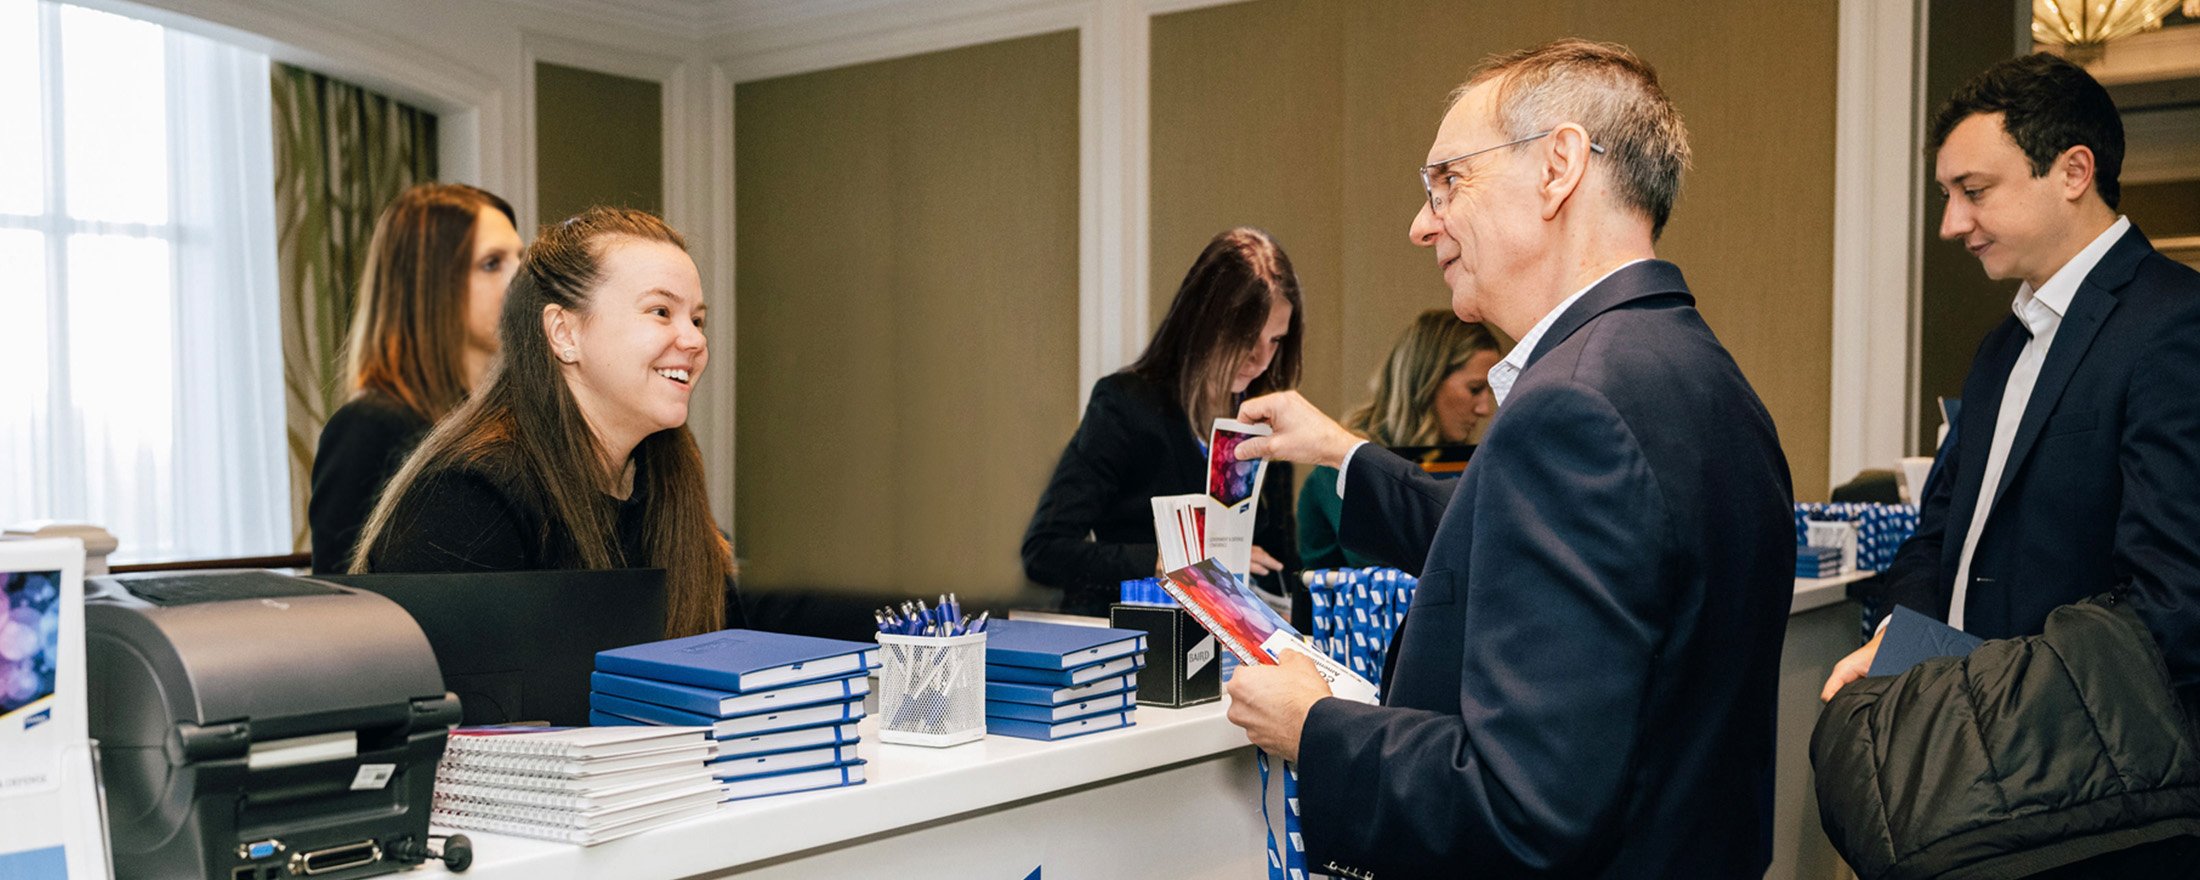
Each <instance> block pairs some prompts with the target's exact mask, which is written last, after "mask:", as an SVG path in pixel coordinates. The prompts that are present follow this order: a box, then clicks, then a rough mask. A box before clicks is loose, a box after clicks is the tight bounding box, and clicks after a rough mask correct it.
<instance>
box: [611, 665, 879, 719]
mask: <svg viewBox="0 0 2200 880" xmlns="http://www.w3.org/2000/svg"><path fill="white" fill-rule="evenodd" d="M588 686H589V688H590V689H592V690H594V691H595V692H597V693H601V694H610V695H612V696H615V697H625V698H627V699H629V700H639V701H641V702H644V703H655V704H657V705H659V706H669V707H671V708H674V709H681V710H684V711H688V712H693V713H695V714H697V715H709V716H713V717H716V718H732V717H735V716H739V715H754V714H756V713H758V712H769V711H771V710H773V709H792V708H795V707H797V706H814V705H817V704H819V703H837V702H840V701H843V700H847V699H850V698H853V697H860V696H863V695H865V694H868V693H870V692H871V680H870V679H868V678H865V677H864V674H863V673H861V672H851V673H848V674H847V675H843V676H841V677H839V678H828V679H826V680H824V681H813V682H810V683H808V684H790V685H787V686H786V687H776V688H772V689H771V690H768V691H755V692H752V693H746V694H729V693H726V692H725V691H717V690H711V689H710V688H699V687H696V686H694V685H686V684H674V683H672V682H669V681H657V680H656V679H650V678H635V677H633V676H631V675H620V674H618V673H615V672H598V673H594V674H592V675H590V676H589V677H588Z"/></svg>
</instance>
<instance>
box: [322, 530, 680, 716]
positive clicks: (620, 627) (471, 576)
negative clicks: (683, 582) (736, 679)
mask: <svg viewBox="0 0 2200 880" xmlns="http://www.w3.org/2000/svg"><path fill="white" fill-rule="evenodd" d="M314 579H315V580H320V581H326V582H328V583H332V584H338V585H341V586H347V587H354V588H357V589H361V590H366V591H369V592H373V593H379V594H381V595H382V596H385V597H387V598H389V600H390V601H393V602H396V603H397V604H398V605H399V606H400V607H402V608H404V609H405V611H406V612H407V613H409V614H411V615H412V617H413V620H415V621H418V622H419V624H420V629H421V631H422V632H424V633H426V634H427V636H428V645H429V647H431V648H433V649H434V650H435V660H436V663H438V664H440V665H441V666H442V667H443V686H444V687H445V688H448V689H449V690H450V691H451V692H452V693H455V694H457V695H458V698H459V704H460V705H461V706H462V707H463V709H464V711H465V718H464V721H463V723H465V724H504V723H509V722H516V721H548V722H550V723H551V724H557V725H571V726H585V725H586V724H588V675H589V673H590V672H592V671H594V670H595V667H596V652H597V651H602V650H606V649H610V648H619V647H625V646H627V645H635V644H640V643H642V642H654V641H657V640H659V639H662V638H664V628H665V573H664V570H663V569H658V568H625V569H603V570H588V571H510V572H503V571H500V572H467V573H453V574H346V575H316V576H315V577H314Z"/></svg>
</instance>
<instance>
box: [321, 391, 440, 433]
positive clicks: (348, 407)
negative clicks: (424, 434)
mask: <svg viewBox="0 0 2200 880" xmlns="http://www.w3.org/2000/svg"><path fill="white" fill-rule="evenodd" d="M429 424H430V422H429V421H428V420H427V419H425V418H422V417H421V416H420V414H419V413H417V412H414V411H413V409H412V407H409V406H406V405H405V404H404V402H403V401H400V400H398V399H397V398H395V397H393V396H391V395H389V394H388V393H385V392H382V391H378V390H373V389H369V390H367V391H362V392H360V393H359V394H358V395H356V396H354V397H352V399H350V400H348V401H345V403H344V405H343V406H340V407H337V408H336V411H335V412H333V413H330V414H329V417H328V424H327V425H326V426H324V427H323V428H322V429H321V430H322V432H323V433H327V432H329V431H338V432H360V433H375V434H390V435H403V434H410V433H413V432H416V431H422V430H425V429H426V428H427V427H428V426H429Z"/></svg>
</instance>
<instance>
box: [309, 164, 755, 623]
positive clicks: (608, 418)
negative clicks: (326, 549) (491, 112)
mask: <svg viewBox="0 0 2200 880" xmlns="http://www.w3.org/2000/svg"><path fill="white" fill-rule="evenodd" d="M704 311H705V308H704V305H703V282H702V278H701V276H700V275H699V274H698V273H697V272H696V269H695V261H694V260H693V259H691V258H689V256H688V254H687V244H686V242H685V241H684V240H682V239H681V237H680V235H679V233H677V232H674V231H673V230H672V228H671V227H669V226H666V225H665V223H664V221H662V220H659V219H657V218H656V217H654V216H651V215H649V214H646V213H643V212H640V211H632V210H625V209H613V208H591V209H589V210H588V211H586V212H584V213H582V214H580V215H578V216H575V217H573V218H571V219H568V220H566V221H565V222H563V223H560V224H557V225H556V226H551V227H546V228H545V229H544V230H543V231H542V236H541V237H540V238H538V239H536V241H535V243H534V244H532V245H529V246H528V248H527V251H526V255H525V257H524V258H523V259H522V260H521V263H520V273H519V275H518V277H516V278H514V279H513V281H512V289H511V293H510V295H509V296H508V297H507V301H506V302H505V304H504V313H503V320H502V323H501V324H500V325H499V331H500V332H501V333H502V336H503V339H504V352H503V355H502V356H501V357H500V358H499V359H498V360H497V362H496V365H495V366H494V368H493V369H491V371H490V373H489V377H488V382H487V385H486V387H484V388H483V389H482V390H481V391H480V392H478V393H476V394H475V395H474V397H473V398H472V399H471V400H468V401H467V402H466V404H465V405H464V406H461V407H460V408H459V409H458V410H457V411H455V412H453V413H451V415H450V417H449V418H447V419H445V420H443V421H442V422H441V423H439V424H438V425H437V426H436V428H435V430H434V431H433V432H431V433H429V435H428V437H427V439H426V440H424V441H422V442H421V444H420V448H419V450H417V451H415V452H414V453H413V455H412V458H410V459H408V460H407V461H406V462H405V466H404V468H403V469H402V470H400V471H398V473H397V476H396V477H395V478H393V479H392V480H391V481H390V487H389V491H388V492H386V493H384V495H383V497H382V502H381V504H380V505H378V506H377V507H376V508H375V510H374V516H373V517H372V518H371V519H369V520H368V521H367V527H366V533H365V535H364V536H363V537H362V538H361V539H360V543H359V554H358V558H357V560H356V561H355V562H354V563H353V565H352V571H353V572H355V573H366V572H464V571H525V570H535V569H563V568H587V569H602V568H662V569H664V570H665V583H666V592H667V594H668V595H667V608H666V615H667V619H666V622H665V634H666V635H667V636H668V637H674V636H684V635H693V634H696V633H703V632H710V631H713V630H717V629H723V628H725V627H728V626H739V625H741V624H742V622H743V618H742V614H741V610H740V603H739V602H738V601H737V599H736V596H735V593H734V588H733V581H732V576H733V553H732V548H731V547H730V546H729V545H728V544H727V542H726V539H725V538H724V537H723V536H722V535H721V534H720V533H719V531H718V527H717V524H716V522H715V521H713V520H712V518H711V512H710V502H709V499H708V498H707V497H706V496H705V493H704V484H703V456H702V453H701V452H700V451H699V450H698V449H697V448H696V446H695V437H694V435H692V434H690V433H689V432H688V429H687V418H688V398H689V395H691V394H692V393H693V389H694V385H695V382H696V381H697V380H699V379H701V378H702V375H703V368H704V367H705V366H706V365H708V363H709V359H710V348H709V343H708V340H707V339H705V338H704V336H703V317H704Z"/></svg>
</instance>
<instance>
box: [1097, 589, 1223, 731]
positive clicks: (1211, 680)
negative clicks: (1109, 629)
mask: <svg viewBox="0 0 2200 880" xmlns="http://www.w3.org/2000/svg"><path fill="white" fill-rule="evenodd" d="M1108 625H1109V626H1113V627H1115V628H1117V629H1132V630H1138V631H1140V632H1143V633H1145V634H1146V668H1145V669H1142V670H1139V672H1138V702H1139V705H1142V706H1165V707H1168V708H1172V709H1174V708H1181V707H1184V706H1196V705H1199V704H1201V703H1211V702H1214V701H1216V700H1219V699H1222V661H1221V657H1220V654H1221V651H1222V646H1221V645H1220V644H1219V643H1217V642H1216V641H1215V638H1214V636H1211V635H1208V634H1207V630H1206V628H1205V627H1202V626H1200V625H1199V621H1197V620H1194V619H1192V616H1191V615H1190V614H1187V613H1185V611H1184V609H1183V608H1181V607H1178V606H1175V605H1143V604H1133V603H1118V604H1116V605H1114V606H1112V607H1110V608H1109V609H1108Z"/></svg>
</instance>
